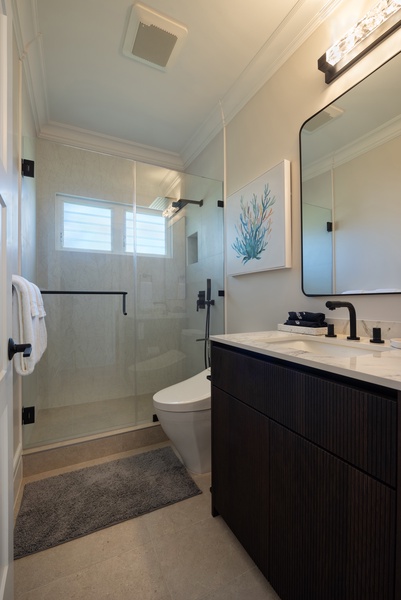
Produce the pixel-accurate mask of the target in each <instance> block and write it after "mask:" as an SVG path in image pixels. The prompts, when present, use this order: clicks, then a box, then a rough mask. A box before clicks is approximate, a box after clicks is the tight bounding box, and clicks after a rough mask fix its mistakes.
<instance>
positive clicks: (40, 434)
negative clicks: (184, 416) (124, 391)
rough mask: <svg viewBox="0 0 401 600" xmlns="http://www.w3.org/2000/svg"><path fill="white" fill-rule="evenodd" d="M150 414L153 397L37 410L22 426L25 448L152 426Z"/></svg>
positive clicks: (138, 397)
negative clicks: (123, 429) (33, 417)
mask: <svg viewBox="0 0 401 600" xmlns="http://www.w3.org/2000/svg"><path fill="white" fill-rule="evenodd" d="M153 413H154V408H153V396H152V394H143V395H141V396H128V397H125V398H117V399H113V400H101V401H99V402H88V403H86V404H71V405H69V406H60V407H56V408H43V409H39V410H37V411H36V422H35V423H33V424H32V425H24V448H34V447H36V446H42V445H45V444H50V443H53V442H58V441H64V440H70V439H75V438H80V437H85V436H89V435H93V434H97V433H103V432H106V431H112V430H114V429H121V428H125V427H135V426H136V425H143V424H146V423H151V422H152V417H153Z"/></svg>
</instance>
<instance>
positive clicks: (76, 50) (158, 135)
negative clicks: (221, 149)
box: [13, 0, 340, 168]
mask: <svg viewBox="0 0 401 600" xmlns="http://www.w3.org/2000/svg"><path fill="white" fill-rule="evenodd" d="M135 2H136V0H134V2H133V1H132V0H67V1H66V0H13V8H14V11H15V19H14V21H15V25H16V34H17V43H18V49H19V52H20V56H22V57H23V64H24V68H25V73H26V77H27V81H28V89H29V93H30V100H31V103H32V106H33V114H34V120H35V125H36V129H37V134H38V136H40V137H44V138H47V139H53V140H57V141H61V142H65V143H73V144H79V145H81V146H82V147H88V148H92V149H99V150H100V149H102V148H104V149H105V151H112V152H113V153H117V154H120V155H125V156H127V157H132V158H136V159H138V160H144V161H145V162H154V163H155V162H156V163H159V164H164V165H165V166H168V167H172V168H180V167H185V166H186V165H187V164H189V162H190V161H191V160H193V158H194V157H195V156H196V155H197V154H198V153H199V152H200V151H201V150H202V148H203V147H204V146H205V145H206V144H207V143H208V142H209V141H210V140H211V139H212V138H213V137H214V136H215V135H216V133H217V132H218V131H219V130H220V129H221V128H222V124H223V116H224V119H225V122H229V120H230V119H231V118H232V117H233V116H234V115H235V114H236V112H238V110H240V108H242V106H243V105H244V104H245V103H246V102H247V101H248V100H249V99H250V98H251V97H252V96H253V95H254V93H255V92H256V91H257V90H258V89H259V88H260V87H261V86H262V85H263V84H264V83H265V81H266V80H267V79H268V78H269V77H270V76H271V75H272V74H273V73H274V72H275V70H277V68H278V67H279V66H280V65H281V64H282V63H283V62H284V61H285V60H286V59H287V58H288V57H289V56H290V54H291V53H292V52H293V51H294V50H295V49H296V48H297V47H298V46H299V45H300V44H301V43H302V42H303V41H304V40H305V39H306V38H307V37H308V36H309V35H310V34H311V33H312V32H313V30H314V29H315V28H316V27H317V26H318V25H319V24H320V23H321V22H322V20H324V19H325V18H326V17H327V16H328V14H329V12H330V11H331V10H332V9H333V7H334V6H336V5H338V4H339V3H340V0H247V1H246V2H240V1H239V0H143V1H142V3H143V4H146V5H147V6H149V7H151V8H152V9H154V10H155V11H157V12H161V13H163V14H165V15H167V16H169V17H170V18H172V19H174V20H177V21H179V22H181V23H183V24H184V25H185V26H186V27H187V29H188V35H187V37H186V40H185V42H184V45H183V47H182V49H181V51H180V53H179V55H178V57H177V59H176V60H175V62H174V64H173V65H172V66H171V68H167V70H166V71H165V72H164V71H160V70H158V69H155V68H152V67H150V66H147V65H145V64H143V63H140V62H137V61H134V60H131V59H129V58H127V57H125V56H124V55H123V54H122V43H123V38H124V34H125V31H126V27H127V22H128V18H129V15H130V12H131V7H132V4H135ZM317 58H318V57H316V59H317Z"/></svg>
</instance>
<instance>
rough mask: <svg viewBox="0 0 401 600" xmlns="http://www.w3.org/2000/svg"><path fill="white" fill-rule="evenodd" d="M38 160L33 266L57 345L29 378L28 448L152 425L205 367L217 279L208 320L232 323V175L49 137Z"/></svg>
mask: <svg viewBox="0 0 401 600" xmlns="http://www.w3.org/2000/svg"><path fill="white" fill-rule="evenodd" d="M35 162H36V165H35V173H36V174H35V178H36V239H37V243H36V248H35V253H36V260H35V263H34V266H33V261H32V257H30V263H29V264H30V266H29V269H27V272H25V273H24V272H23V273H22V275H24V276H26V277H27V278H28V279H30V280H32V281H34V282H35V283H37V285H38V286H39V287H40V289H41V290H42V291H43V298H44V303H45V308H46V313H47V316H46V325H47V334H48V348H47V351H46V353H45V354H44V356H43V358H42V360H41V361H40V363H38V365H37V366H36V368H35V371H34V373H33V374H32V375H31V376H29V377H24V378H23V382H22V383H23V404H24V406H31V405H34V406H35V409H36V410H35V413H36V418H35V423H34V424H30V425H24V447H25V448H37V447H40V446H45V445H48V444H52V443H56V442H64V441H66V440H75V439H82V438H84V437H86V436H92V435H95V434H100V433H101V434H104V433H105V432H109V431H110V432H111V431H117V430H125V429H129V428H132V427H140V426H142V425H146V424H149V423H151V422H152V419H153V412H154V411H153V407H152V397H153V394H154V393H155V392H157V391H158V390H159V389H162V388H165V387H167V386H169V385H172V384H174V383H177V382H178V381H180V380H182V379H186V378H188V377H191V376H192V375H194V374H196V373H198V372H200V371H201V370H202V369H203V368H204V344H203V341H202V340H204V338H205V337H206V336H208V335H209V329H207V330H206V331H205V312H204V311H197V310H196V308H197V307H196V298H197V296H198V292H199V290H200V289H204V287H205V281H207V280H208V279H209V280H210V281H211V283H210V285H213V290H216V297H215V305H214V307H213V311H212V312H210V311H208V320H207V322H208V325H207V327H208V328H209V327H210V330H211V331H212V332H213V333H222V332H223V329H224V325H223V323H224V318H223V310H224V305H223V297H220V296H218V295H217V291H218V290H222V289H223V210H222V208H221V202H220V204H219V201H221V200H222V183H221V182H219V181H213V180H209V179H205V178H201V177H196V176H192V175H188V174H183V173H179V172H177V171H171V170H168V169H164V168H159V167H156V166H153V165H146V164H143V163H136V162H133V161H130V160H126V159H121V158H117V157H112V156H108V155H104V154H98V153H95V152H87V151H84V150H80V149H76V148H72V147H67V146H63V145H61V144H57V143H54V142H49V141H45V140H38V142H37V147H36V161H35ZM180 199H181V200H183V199H186V200H185V201H184V202H182V203H181V205H180V206H176V207H175V208H176V209H177V208H178V209H179V210H175V211H170V214H168V213H165V215H164V216H163V212H164V211H165V210H166V206H164V207H163V206H162V204H163V202H162V201H163V200H166V201H167V200H168V201H169V204H171V203H174V202H175V203H177V201H179V200H180ZM23 210H24V208H23ZM24 264H28V263H27V262H25V263H24V261H23V271H24ZM209 300H210V298H209ZM206 302H207V298H206ZM198 340H199V341H198Z"/></svg>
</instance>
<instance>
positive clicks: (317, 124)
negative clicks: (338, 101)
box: [302, 104, 344, 133]
mask: <svg viewBox="0 0 401 600" xmlns="http://www.w3.org/2000/svg"><path fill="white" fill-rule="evenodd" d="M343 113H344V111H343V109H342V108H339V107H338V106H334V104H332V105H331V106H327V107H326V108H325V109H323V110H321V111H320V112H318V113H317V115H315V116H314V117H313V118H312V119H309V121H307V122H306V123H305V125H304V126H303V129H302V131H306V132H307V133H314V132H315V131H317V130H318V129H320V128H321V127H323V125H327V123H331V121H333V120H334V119H338V117H341V115H342V114H343Z"/></svg>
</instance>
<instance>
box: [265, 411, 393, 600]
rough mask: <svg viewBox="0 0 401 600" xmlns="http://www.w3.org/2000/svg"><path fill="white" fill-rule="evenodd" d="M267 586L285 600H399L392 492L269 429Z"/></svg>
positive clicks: (303, 442)
mask: <svg viewBox="0 0 401 600" xmlns="http://www.w3.org/2000/svg"><path fill="white" fill-rule="evenodd" d="M269 435H270V515H271V519H270V528H269V580H270V582H271V584H272V586H273V587H274V588H275V590H276V591H277V593H278V595H279V596H280V598H281V600H339V599H341V600H390V599H393V598H394V544H395V491H394V490H393V489H392V488H390V487H388V486H386V485H384V484H382V483H380V482H379V481H377V480H375V479H373V478H371V477H369V476H368V475H366V474H364V473H362V472H361V471H359V470H357V469H355V468H353V467H351V466H350V465H348V464H347V463H345V462H343V461H342V460H340V459H337V458H335V457H334V456H333V455H331V454H329V453H328V452H326V451H325V450H322V449H321V448H319V447H318V446H315V445H314V444H311V443H310V442H308V441H306V440H305V439H304V438H302V437H300V436H298V435H296V434H294V433H293V432H291V431H289V430H288V429H286V428H284V427H282V426H280V425H278V424H276V423H274V422H271V423H270V429H269Z"/></svg>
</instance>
